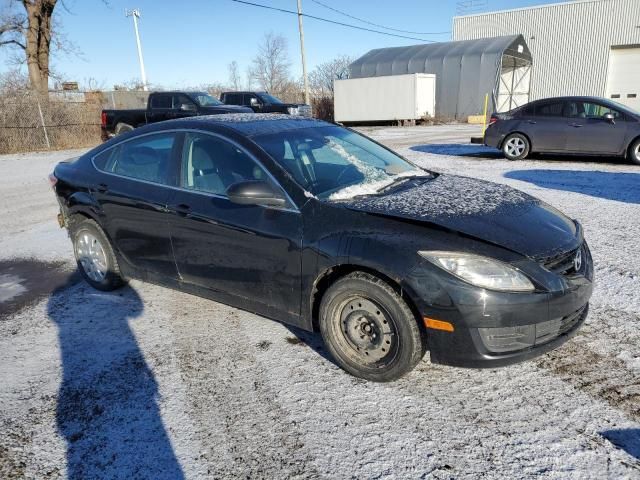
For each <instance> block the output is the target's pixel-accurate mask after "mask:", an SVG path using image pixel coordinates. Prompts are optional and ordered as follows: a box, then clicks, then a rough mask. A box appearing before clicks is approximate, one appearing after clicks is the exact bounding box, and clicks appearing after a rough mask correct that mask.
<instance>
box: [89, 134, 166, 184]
mask: <svg viewBox="0 0 640 480" xmlns="http://www.w3.org/2000/svg"><path fill="white" fill-rule="evenodd" d="M175 139H176V134H175V133H158V134H155V135H147V136H144V137H141V138H137V139H135V140H130V141H128V142H123V143H121V144H120V145H118V146H116V147H114V148H112V149H110V150H107V151H105V152H102V153H101V154H100V155H98V156H97V157H95V159H94V163H95V165H96V167H98V169H100V170H103V171H105V172H108V173H115V174H117V175H122V176H123V177H130V178H135V179H137V180H144V181H147V182H153V183H160V184H163V185H171V184H173V183H174V182H173V180H172V178H173V175H172V172H171V171H170V166H171V151H172V149H173V146H174V144H175Z"/></svg>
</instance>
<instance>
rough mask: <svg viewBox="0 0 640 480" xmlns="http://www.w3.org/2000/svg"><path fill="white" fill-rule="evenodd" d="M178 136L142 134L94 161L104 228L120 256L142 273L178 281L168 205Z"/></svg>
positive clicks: (173, 175) (173, 134) (96, 193)
mask: <svg viewBox="0 0 640 480" xmlns="http://www.w3.org/2000/svg"><path fill="white" fill-rule="evenodd" d="M180 138H181V136H180V135H179V134H178V133H175V132H162V133H153V134H147V135H142V136H139V137H135V138H132V139H130V140H126V141H124V142H122V143H119V144H117V145H115V146H114V147H112V148H109V149H107V150H105V151H104V152H102V153H100V154H99V155H97V156H96V157H95V158H94V159H93V162H94V165H95V167H96V168H97V169H98V170H101V171H102V172H104V174H103V175H101V180H100V183H99V184H98V185H96V186H95V188H94V189H93V191H92V194H93V196H94V198H95V199H96V201H97V202H98V203H99V205H100V207H101V210H102V212H103V213H104V224H103V227H104V228H105V230H106V232H107V234H108V235H109V237H110V239H111V240H112V241H113V242H114V245H115V247H116V250H117V251H118V253H119V254H120V256H121V258H123V259H124V260H125V262H126V263H127V264H128V266H130V267H133V268H134V269H136V270H138V271H139V272H140V273H141V274H144V273H151V274H157V275H160V276H163V277H165V276H166V277H169V278H177V270H176V267H175V262H174V259H173V251H172V248H171V237H170V234H169V219H170V218H169V213H168V211H167V203H168V200H169V197H170V195H171V193H172V191H173V190H172V187H175V185H176V183H177V168H178V165H177V161H176V160H177V154H178V153H179V151H180V149H179V143H180Z"/></svg>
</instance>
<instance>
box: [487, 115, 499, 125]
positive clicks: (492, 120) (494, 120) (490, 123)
mask: <svg viewBox="0 0 640 480" xmlns="http://www.w3.org/2000/svg"><path fill="white" fill-rule="evenodd" d="M498 120H499V118H498V117H496V116H495V115H491V118H490V119H489V125H493V124H494V123H497V122H498Z"/></svg>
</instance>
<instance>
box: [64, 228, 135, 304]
mask: <svg viewBox="0 0 640 480" xmlns="http://www.w3.org/2000/svg"><path fill="white" fill-rule="evenodd" d="M70 236H71V240H72V242H73V251H74V253H75V256H76V262H77V263H78V269H79V270H80V273H81V274H82V276H83V277H84V279H85V280H86V281H87V283H89V285H91V286H92V287H93V288H97V289H98V290H105V291H109V290H115V289H116V288H119V287H121V286H122V285H124V284H125V283H126V281H125V279H124V278H123V276H122V274H121V273H120V267H119V266H118V260H117V258H116V255H115V253H114V251H113V248H112V247H111V244H110V243H109V240H108V239H107V236H106V235H105V234H104V232H103V231H102V229H101V228H100V227H99V226H98V224H97V223H96V222H95V221H93V220H90V219H83V220H79V221H76V222H73V223H72V224H71V226H70Z"/></svg>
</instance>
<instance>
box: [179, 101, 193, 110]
mask: <svg viewBox="0 0 640 480" xmlns="http://www.w3.org/2000/svg"><path fill="white" fill-rule="evenodd" d="M180 111H181V112H195V111H196V106H195V105H194V104H192V103H183V104H182V105H180Z"/></svg>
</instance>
